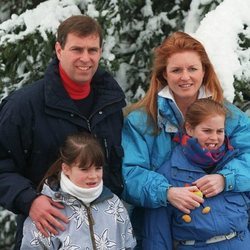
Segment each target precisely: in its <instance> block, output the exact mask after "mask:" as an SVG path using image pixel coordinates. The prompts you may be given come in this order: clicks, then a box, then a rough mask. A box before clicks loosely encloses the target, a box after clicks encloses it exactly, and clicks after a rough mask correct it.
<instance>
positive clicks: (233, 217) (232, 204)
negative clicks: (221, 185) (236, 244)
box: [224, 192, 249, 231]
mask: <svg viewBox="0 0 250 250" xmlns="http://www.w3.org/2000/svg"><path fill="white" fill-rule="evenodd" d="M224 198H225V216H226V217H227V218H229V223H230V225H231V228H232V229H233V230H235V231H243V230H246V228H247V225H248V212H247V210H248V206H249V205H248V202H247V199H248V198H247V197H246V196H245V194H241V193H235V192H227V193H226V194H225V196H224Z"/></svg>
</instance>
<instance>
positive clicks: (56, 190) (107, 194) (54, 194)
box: [41, 184, 114, 205]
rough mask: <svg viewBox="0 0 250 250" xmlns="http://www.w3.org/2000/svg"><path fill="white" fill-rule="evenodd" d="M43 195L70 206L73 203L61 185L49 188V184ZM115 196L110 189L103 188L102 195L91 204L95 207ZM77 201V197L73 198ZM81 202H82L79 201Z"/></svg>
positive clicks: (44, 188) (45, 185)
mask: <svg viewBox="0 0 250 250" xmlns="http://www.w3.org/2000/svg"><path fill="white" fill-rule="evenodd" d="M41 193H42V194H44V195H47V196H48V197H51V198H52V199H53V200H54V201H57V202H62V203H64V204H68V203H69V202H70V203H72V202H73V200H72V197H73V196H72V195H70V194H68V193H65V192H63V191H62V190H61V188H60V185H55V186H53V187H49V186H48V185H47V184H44V186H43V189H42V192H41ZM113 196H114V194H113V193H112V192H111V191H110V189H109V188H107V187H106V186H103V189H102V193H101V194H100V196H99V197H98V198H97V199H95V200H94V201H92V202H91V203H90V204H91V205H92V204H93V205H94V204H97V203H100V202H103V201H105V200H108V199H111V198H112V197H113ZM73 198H74V199H75V200H77V199H76V198H75V197H73ZM79 201H80V200H79Z"/></svg>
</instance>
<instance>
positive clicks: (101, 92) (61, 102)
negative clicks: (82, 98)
mask: <svg viewBox="0 0 250 250" xmlns="http://www.w3.org/2000/svg"><path fill="white" fill-rule="evenodd" d="M44 78H45V89H44V98H45V108H46V112H47V113H49V114H51V115H53V116H57V117H61V118H64V119H65V111H66V112H69V113H70V114H71V116H70V117H69V115H67V116H68V117H69V118H70V119H71V121H74V122H75V123H77V124H78V125H81V124H82V120H81V121H80V120H79V119H78V118H77V117H82V116H81V114H80V113H79V111H78V109H77V108H76V106H75V104H74V102H73V100H72V99H71V98H70V97H69V95H68V93H67V92H66V90H65V89H64V87H63V84H62V82H61V78H60V74H59V61H58V59H53V60H52V62H51V63H50V64H49V66H48V68H47V70H46V72H45V77H44ZM91 87H92V90H93V91H94V92H95V106H94V107H93V110H92V112H91V113H92V114H94V113H96V112H98V111H100V110H101V109H103V108H107V110H106V111H107V112H106V113H107V114H108V112H114V109H115V110H116V109H117V110H120V109H121V108H123V107H124V106H125V105H126V103H125V95H124V93H123V91H122V89H121V88H120V86H119V85H118V83H117V82H116V81H115V80H114V78H113V77H112V76H111V75H110V74H109V73H107V72H106V71H104V70H101V69H100V68H98V70H97V72H96V73H95V75H94V76H93V79H92V82H91ZM115 103H116V104H117V105H113V106H110V105H111V104H115ZM109 107H110V108H109ZM74 117H75V118H74Z"/></svg>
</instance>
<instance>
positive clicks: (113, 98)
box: [0, 60, 125, 216]
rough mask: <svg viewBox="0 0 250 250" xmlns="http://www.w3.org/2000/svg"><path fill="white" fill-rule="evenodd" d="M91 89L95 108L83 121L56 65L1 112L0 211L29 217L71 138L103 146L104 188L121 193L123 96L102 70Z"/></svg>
mask: <svg viewBox="0 0 250 250" xmlns="http://www.w3.org/2000/svg"><path fill="white" fill-rule="evenodd" d="M91 88H92V90H93V91H94V93H95V94H94V96H95V100H94V106H93V108H92V112H91V115H90V117H89V118H88V119H86V118H85V117H83V116H82V115H81V114H80V112H79V110H78V109H77V107H76V106H75V104H74V102H73V101H72V100H71V99H70V97H69V95H68V94H67V92H66V91H65V89H64V88H63V85H62V83H61V79H60V76H59V73H58V61H57V60H53V61H52V63H50V65H49V67H48V69H47V71H46V72H45V76H44V78H43V79H41V80H39V81H37V82H35V83H33V84H31V85H28V86H25V87H23V88H22V89H20V90H18V91H15V92H14V93H13V94H11V95H9V96H8V97H7V98H6V99H5V100H4V101H3V102H2V104H1V109H0V205H2V206H3V207H4V208H6V209H8V210H10V211H12V212H14V213H17V214H23V215H26V216H27V215H28V213H29V209H30V206H31V203H32V201H33V200H34V198H35V197H36V196H37V193H36V186H37V185H38V184H39V182H40V181H41V179H42V177H43V175H44V174H45V172H46V170H47V169H48V168H49V167H50V165H51V164H52V163H53V162H54V161H55V160H56V159H57V157H58V149H59V147H60V145H61V144H62V142H63V141H64V139H65V138H66V136H67V135H69V134H72V133H74V132H77V131H89V132H90V133H92V134H94V135H96V137H97V138H98V139H99V140H100V142H101V144H102V146H103V148H104V151H105V155H106V158H107V164H106V165H105V167H104V184H105V185H106V186H107V187H109V188H110V189H111V190H112V191H113V192H114V193H116V194H118V195H119V194H120V193H121V191H122V176H121V159H122V156H123V150H122V147H121V129H122V125H123V115H122V108H123V107H124V106H125V96H124V93H123V92H122V90H121V88H120V87H119V85H118V84H117V82H116V81H115V80H114V79H113V78H112V77H111V76H110V75H109V74H108V73H107V72H105V71H102V70H100V69H98V71H97V72H96V74H95V75H94V77H93V79H92V82H91Z"/></svg>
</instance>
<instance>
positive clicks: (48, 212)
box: [29, 195, 68, 237]
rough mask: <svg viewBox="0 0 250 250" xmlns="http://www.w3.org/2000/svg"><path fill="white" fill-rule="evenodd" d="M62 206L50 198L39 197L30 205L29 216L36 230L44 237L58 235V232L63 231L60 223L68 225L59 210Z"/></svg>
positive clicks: (66, 219)
mask: <svg viewBox="0 0 250 250" xmlns="http://www.w3.org/2000/svg"><path fill="white" fill-rule="evenodd" d="M62 208H64V206H63V205H62V204H60V203H58V202H55V201H52V199H51V198H49V197H47V196H45V195H40V196H38V197H37V198H36V199H35V200H34V201H33V202H32V205H31V208H30V212H29V216H30V217H31V219H32V220H33V221H34V223H35V225H36V228H37V229H38V230H39V231H40V232H41V233H42V234H43V235H44V236H45V237H49V235H50V234H54V235H56V234H58V230H62V231H63V230H64V229H65V228H64V226H63V224H62V222H64V223H68V218H67V217H66V216H65V215H64V214H62V213H61V212H60V210H59V209H62Z"/></svg>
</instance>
